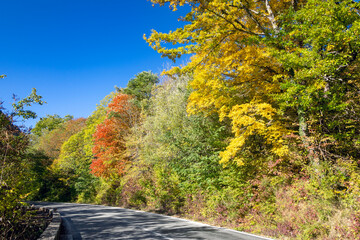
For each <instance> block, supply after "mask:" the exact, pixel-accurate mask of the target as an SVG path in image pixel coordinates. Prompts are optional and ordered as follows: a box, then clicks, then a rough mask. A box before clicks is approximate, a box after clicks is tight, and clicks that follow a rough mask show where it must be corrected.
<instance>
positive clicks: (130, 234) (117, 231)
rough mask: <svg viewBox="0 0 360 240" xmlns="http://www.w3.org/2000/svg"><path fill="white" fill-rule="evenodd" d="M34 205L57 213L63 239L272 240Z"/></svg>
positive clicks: (109, 211)
mask: <svg viewBox="0 0 360 240" xmlns="http://www.w3.org/2000/svg"><path fill="white" fill-rule="evenodd" d="M34 204H35V205H38V206H43V207H48V208H56V209H57V210H58V212H59V213H60V214H61V216H62V218H63V223H64V224H63V225H64V226H65V228H64V229H63V230H62V237H61V239H74V240H79V239H132V240H137V239H156V240H172V239H197V240H201V239H210V240H215V239H216V240H235V239H237V240H265V239H269V238H264V237H258V236H255V235H251V234H247V233H243V232H238V231H234V230H229V229H225V228H219V227H213V226H209V225H206V224H202V223H197V222H193V221H188V220H184V219H179V218H175V217H169V216H164V215H159V214H155V213H147V212H142V211H135V210H129V209H124V208H118V207H108V206H100V205H88V204H72V203H47V202H46V203H45V202H44V203H39V202H37V203H34Z"/></svg>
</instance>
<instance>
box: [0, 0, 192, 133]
mask: <svg viewBox="0 0 360 240" xmlns="http://www.w3.org/2000/svg"><path fill="white" fill-rule="evenodd" d="M0 9H1V14H0V30H1V37H0V48H1V51H0V74H5V75H7V77H6V78H5V79H0V100H1V101H4V102H5V106H6V107H8V106H9V105H8V104H10V103H11V102H12V100H11V97H12V94H13V93H14V94H16V95H17V96H18V97H20V98H23V97H25V96H27V95H28V94H29V93H30V92H31V89H32V88H36V89H37V91H38V94H39V95H42V96H43V97H44V100H45V101H46V102H47V104H46V105H44V106H38V107H33V108H32V109H33V110H34V111H36V112H37V113H38V115H39V117H42V116H45V115H46V114H58V115H60V116H64V115H66V114H71V115H74V116H75V117H87V116H89V115H90V114H91V112H92V111H94V110H95V107H96V104H97V103H99V101H100V100H101V99H102V98H104V97H105V96H106V95H107V94H109V93H110V92H111V91H113V90H114V86H115V85H116V86H118V87H125V86H126V84H127V82H128V80H130V79H131V78H133V77H134V76H135V74H137V73H139V72H141V71H148V70H151V71H153V72H155V73H160V72H161V71H162V69H163V68H164V67H167V66H168V65H169V64H170V63H171V62H170V61H169V60H167V59H164V58H161V56H160V54H158V53H157V52H156V51H154V50H153V49H152V48H150V47H149V45H148V44H147V43H146V42H145V40H143V34H146V35H149V34H150V32H151V29H156V30H157V31H162V32H168V31H169V30H175V29H176V28H178V27H181V26H182V24H183V23H182V22H178V21H177V19H178V18H179V16H180V15H184V11H185V10H180V11H178V12H172V11H171V10H169V8H168V7H166V6H164V7H159V6H155V7H153V6H152V4H151V2H149V1H146V0H131V1H124V0H32V1H27V0H21V1H20V0H11V1H10V0H6V1H1V2H0ZM179 63H181V62H179ZM35 122H36V121H28V122H27V123H25V124H26V125H27V126H31V125H32V126H34V124H35Z"/></svg>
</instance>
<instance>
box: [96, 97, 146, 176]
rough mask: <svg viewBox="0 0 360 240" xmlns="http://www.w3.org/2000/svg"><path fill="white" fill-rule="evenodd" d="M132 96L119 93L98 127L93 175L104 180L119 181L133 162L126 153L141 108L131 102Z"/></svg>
mask: <svg viewBox="0 0 360 240" xmlns="http://www.w3.org/2000/svg"><path fill="white" fill-rule="evenodd" d="M131 100H132V97H131V96H130V95H127V94H123V93H118V94H117V95H116V96H115V97H114V98H113V100H112V101H111V102H110V103H109V106H108V113H107V118H106V119H105V120H104V122H103V123H101V124H99V125H97V127H96V131H95V133H94V148H93V153H94V155H95V159H93V161H92V163H91V169H92V173H93V174H94V175H95V176H98V177H103V178H117V177H118V176H121V175H122V174H124V172H125V167H126V165H127V163H128V162H129V159H128V157H127V156H126V154H125V150H126V142H125V137H126V136H127V135H128V134H129V133H130V131H131V128H132V126H134V124H135V123H136V121H137V119H138V117H139V109H138V108H137V107H136V106H135V105H134V104H133V103H132V102H131Z"/></svg>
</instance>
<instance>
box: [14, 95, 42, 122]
mask: <svg viewBox="0 0 360 240" xmlns="http://www.w3.org/2000/svg"><path fill="white" fill-rule="evenodd" d="M14 98H15V97H14ZM41 99H42V96H40V95H38V94H37V92H36V89H35V88H33V89H32V91H31V94H30V95H29V96H27V97H26V98H24V99H21V100H20V101H17V102H15V103H13V104H12V107H13V109H14V112H13V113H12V116H19V117H22V118H24V119H29V118H36V117H37V115H36V113H35V112H33V111H31V110H27V109H25V108H26V107H30V106H31V105H33V104H34V103H35V104H39V105H43V104H45V103H46V102H44V101H43V100H41Z"/></svg>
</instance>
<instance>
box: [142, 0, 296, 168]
mask: <svg viewBox="0 0 360 240" xmlns="http://www.w3.org/2000/svg"><path fill="white" fill-rule="evenodd" d="M152 2H153V3H158V4H160V5H164V4H166V3H169V5H170V7H171V8H172V9H173V10H176V9H177V8H178V7H179V6H183V5H185V4H188V5H190V7H191V11H190V12H189V13H188V14H187V15H186V16H185V17H184V18H183V19H182V20H183V21H184V22H186V24H185V25H184V27H183V28H179V29H177V30H175V31H173V32H169V33H159V32H156V31H154V30H153V32H152V34H151V36H150V37H148V38H146V40H147V41H148V43H149V44H150V45H151V46H152V47H153V48H154V49H155V50H157V51H158V52H160V53H161V54H162V55H163V56H165V57H169V58H170V59H172V60H175V59H176V58H178V57H180V56H181V55H183V54H193V56H192V58H191V61H190V62H189V63H188V64H187V66H185V67H183V68H181V69H180V68H173V69H172V70H170V71H169V72H168V73H169V74H174V73H178V72H180V71H192V72H193V74H194V80H193V81H192V82H191V83H190V85H191V87H192V88H193V89H194V90H195V91H194V92H193V93H192V94H191V95H190V98H189V104H188V112H189V113H196V112H199V111H201V112H205V113H212V112H217V113H218V114H219V116H220V119H221V120H224V119H230V121H231V124H232V129H233V133H234V136H233V138H232V139H230V142H229V145H228V147H227V148H226V150H225V151H223V152H222V153H221V162H222V163H224V164H226V163H228V162H230V161H234V162H235V163H237V164H238V165H243V164H244V160H245V159H244V153H245V152H246V151H245V150H246V149H248V150H249V147H247V145H248V144H249V142H248V140H249V139H250V138H252V137H253V136H258V137H257V139H260V140H259V141H261V142H259V144H262V145H263V146H266V148H267V150H268V153H269V154H273V155H275V156H278V157H282V156H284V155H286V153H287V151H288V149H287V146H286V144H285V141H284V136H285V135H286V134H288V133H289V130H287V128H286V127H285V125H284V123H283V121H282V117H281V113H280V112H279V111H278V110H277V105H276V101H275V100H274V99H273V94H276V93H279V92H280V91H281V89H280V84H279V81H280V77H279V76H281V75H282V74H283V68H282V66H281V64H280V63H278V62H277V60H276V59H274V58H273V57H272V56H271V55H270V54H269V52H270V51H269V50H268V48H267V46H266V45H265V44H263V42H264V41H263V39H272V38H276V35H277V33H278V32H279V23H278V16H279V15H281V14H282V12H283V11H285V10H286V9H289V8H293V9H296V8H297V7H298V4H299V1H274V2H273V1H271V2H270V1H269V0H262V1H241V0H233V1H227V0H212V1H205V0H193V1H191V0H190V1H185V0H177V1H176V0H152ZM163 43H173V44H181V45H180V46H179V47H177V48H167V47H166V45H164V44H163ZM252 139H253V138H252ZM250 152H251V149H250Z"/></svg>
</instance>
